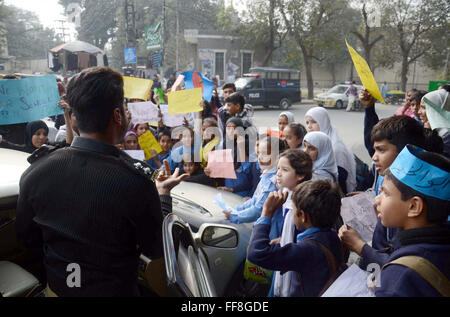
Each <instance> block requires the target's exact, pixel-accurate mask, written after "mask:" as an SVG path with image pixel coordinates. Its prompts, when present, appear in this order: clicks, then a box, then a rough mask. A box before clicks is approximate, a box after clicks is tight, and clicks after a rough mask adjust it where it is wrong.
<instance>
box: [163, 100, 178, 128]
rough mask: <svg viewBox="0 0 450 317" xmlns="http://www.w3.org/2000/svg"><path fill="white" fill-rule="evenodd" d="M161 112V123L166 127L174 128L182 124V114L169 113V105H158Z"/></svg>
mask: <svg viewBox="0 0 450 317" xmlns="http://www.w3.org/2000/svg"><path fill="white" fill-rule="evenodd" d="M159 107H160V109H161V113H162V115H163V118H162V119H163V123H164V125H165V126H166V127H169V128H175V127H179V126H181V125H183V124H184V115H183V114H174V115H170V114H169V105H160V106H159Z"/></svg>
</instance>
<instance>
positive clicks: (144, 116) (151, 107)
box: [128, 101, 159, 124]
mask: <svg viewBox="0 0 450 317" xmlns="http://www.w3.org/2000/svg"><path fill="white" fill-rule="evenodd" d="M128 110H130V112H131V122H132V123H133V124H140V123H149V122H153V121H156V122H158V121H159V110H158V107H156V105H155V104H153V102H151V101H147V102H136V103H129V104H128Z"/></svg>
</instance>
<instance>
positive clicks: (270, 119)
mask: <svg viewBox="0 0 450 317" xmlns="http://www.w3.org/2000/svg"><path fill="white" fill-rule="evenodd" d="M313 107H316V105H315V104H314V103H313V102H312V101H304V102H302V103H301V104H295V105H293V106H292V108H290V109H289V111H291V112H292V113H293V114H294V115H295V120H296V122H300V123H302V124H303V125H305V114H306V112H307V111H308V110H309V109H311V108H313ZM398 108H399V106H392V105H388V106H386V105H383V104H377V105H376V109H377V113H378V116H379V118H380V119H383V118H387V117H390V116H392V115H393V114H395V112H396V111H397V109H398ZM281 112H282V111H281V110H280V109H278V108H275V107H271V109H269V110H265V109H264V108H262V107H255V113H254V116H253V120H254V123H255V124H256V126H257V127H258V128H277V129H278V116H279V114H280V113H281ZM328 112H329V114H330V119H331V123H332V125H333V126H335V127H336V128H337V130H338V133H339V135H340V136H341V138H342V140H343V141H344V143H345V144H346V145H347V146H348V147H349V148H350V149H351V150H352V151H353V153H355V154H356V155H357V156H358V157H359V158H360V159H361V160H363V161H364V162H366V163H367V164H371V162H372V160H371V158H370V156H369V154H368V153H367V150H366V148H365V146H364V112H350V113H349V112H346V111H345V110H336V109H328Z"/></svg>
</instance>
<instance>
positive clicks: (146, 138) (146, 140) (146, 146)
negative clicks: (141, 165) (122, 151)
mask: <svg viewBox="0 0 450 317" xmlns="http://www.w3.org/2000/svg"><path fill="white" fill-rule="evenodd" d="M139 145H140V147H141V149H142V150H143V151H144V153H145V160H149V159H151V158H152V157H153V155H152V151H153V150H154V151H155V152H156V154H159V153H161V152H162V148H161V145H159V143H158V141H157V140H156V139H155V137H154V136H153V134H152V133H151V132H150V131H147V132H145V133H144V134H143V135H141V136H140V137H139Z"/></svg>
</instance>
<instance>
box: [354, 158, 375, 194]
mask: <svg viewBox="0 0 450 317" xmlns="http://www.w3.org/2000/svg"><path fill="white" fill-rule="evenodd" d="M355 162H356V189H355V192H365V191H366V190H368V189H369V188H372V186H373V182H374V181H375V177H374V175H373V173H371V172H370V169H369V166H368V165H367V164H366V163H364V162H363V161H362V160H361V159H360V158H359V157H357V156H356V155H355Z"/></svg>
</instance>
